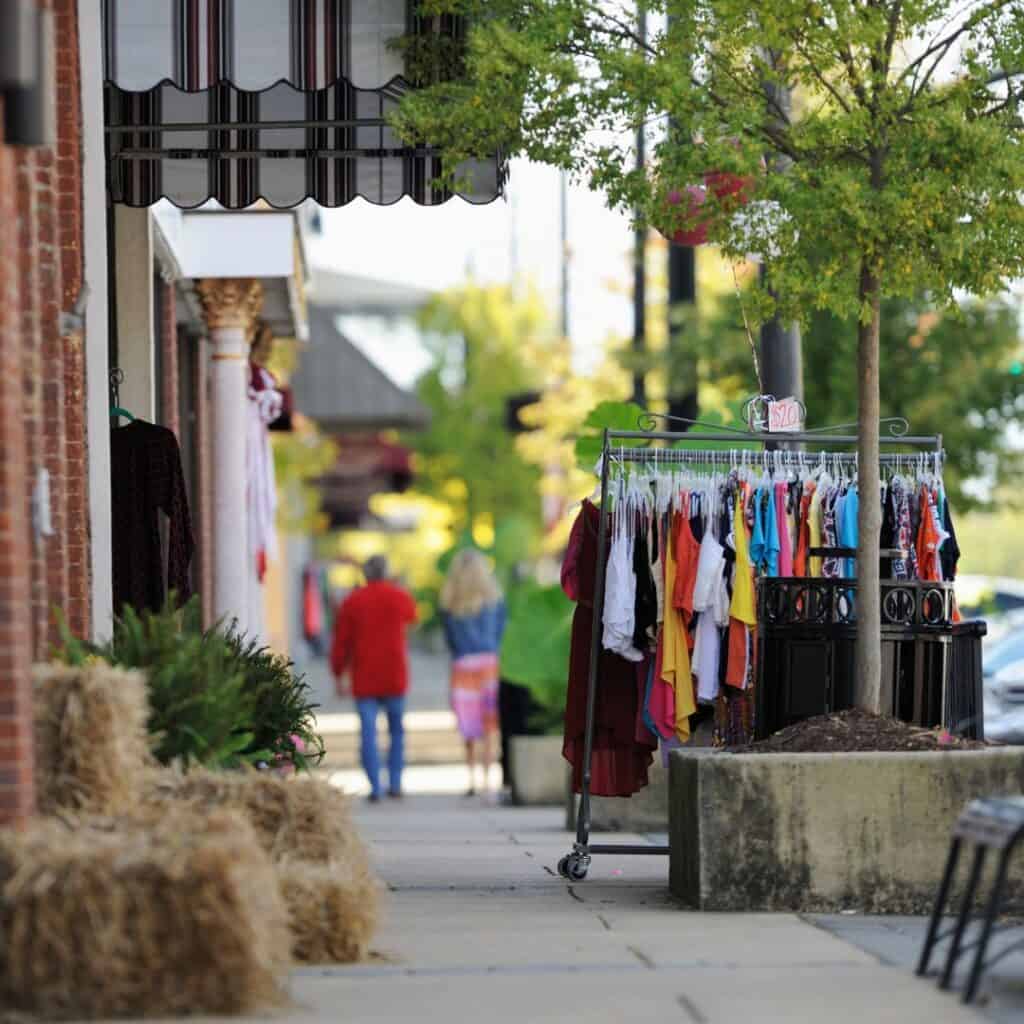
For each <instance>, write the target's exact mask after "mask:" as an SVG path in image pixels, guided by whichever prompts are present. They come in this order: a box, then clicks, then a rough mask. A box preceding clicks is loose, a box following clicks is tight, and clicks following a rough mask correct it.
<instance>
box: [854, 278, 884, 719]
mask: <svg viewBox="0 0 1024 1024" xmlns="http://www.w3.org/2000/svg"><path fill="white" fill-rule="evenodd" d="M881 298H882V292H881V282H880V281H879V279H878V277H877V276H876V275H875V273H874V272H873V271H872V270H871V269H870V268H869V267H868V266H867V264H866V263H865V264H863V265H862V267H861V274H860V299H861V304H862V307H863V306H868V307H869V308H870V310H871V315H870V319H869V320H868V321H867V322H864V321H863V320H862V321H861V323H860V326H859V329H858V338H857V371H858V374H857V376H858V401H857V420H858V431H857V433H858V436H859V440H858V443H857V455H858V460H859V466H858V475H857V485H858V493H859V498H860V502H859V505H858V518H857V527H858V533H859V544H858V548H857V647H856V655H857V657H856V676H855V680H856V681H855V686H854V702H855V704H856V705H857V707H859V708H863V709H865V710H866V711H874V712H876V713H878V712H880V711H881V710H882V708H881V686H882V626H881V618H882V615H881V612H882V609H881V587H880V579H879V541H880V535H881V530H882V502H881V479H880V474H879V466H878V453H879V443H878V420H879V406H880V399H879V392H878V362H879V352H878V348H879V344H878V341H879V333H880V327H881Z"/></svg>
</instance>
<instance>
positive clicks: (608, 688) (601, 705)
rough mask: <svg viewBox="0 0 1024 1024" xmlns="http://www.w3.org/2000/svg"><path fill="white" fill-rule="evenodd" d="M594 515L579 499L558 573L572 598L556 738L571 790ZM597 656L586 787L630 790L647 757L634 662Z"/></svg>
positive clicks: (581, 719) (578, 768)
mask: <svg viewBox="0 0 1024 1024" xmlns="http://www.w3.org/2000/svg"><path fill="white" fill-rule="evenodd" d="M600 518H601V513H600V512H599V511H598V509H597V508H596V507H595V506H594V505H593V504H592V503H591V502H589V501H587V502H584V504H583V508H582V509H581V510H580V513H579V520H581V525H580V527H579V531H580V532H579V536H580V543H579V546H578V549H577V551H576V553H575V556H574V564H573V565H572V566H569V567H566V566H563V574H562V575H563V579H565V578H568V579H569V580H570V581H571V584H572V586H571V589H572V590H573V592H574V593H575V595H576V602H577V604H576V611H575V613H574V614H573V622H572V639H571V645H570V653H569V682H568V690H567V694H566V708H565V728H564V737H563V744H562V755H563V756H564V757H565V759H566V760H567V761H568V762H569V764H570V765H571V766H572V779H573V788H574V791H575V792H577V793H578V792H580V791H581V789H582V784H583V752H584V734H585V731H586V717H587V684H588V679H589V673H590V644H591V636H592V631H593V625H594V591H595V582H596V574H597V553H598V529H599V526H600ZM567 592H568V591H567ZM570 596H571V595H570ZM600 659H601V661H600V667H599V672H598V693H597V702H596V705H595V719H594V733H593V756H592V758H591V787H590V791H591V793H593V794H594V795H595V796H632V794H633V793H635V792H637V790H639V789H641V788H642V787H644V786H646V785H647V781H648V768H649V767H650V765H651V763H652V761H653V756H652V753H651V747H650V746H648V745H646V744H643V743H638V742H637V739H636V736H637V714H638V709H639V701H638V692H637V685H636V665H635V664H634V663H633V662H629V661H626V660H625V659H624V658H621V657H619V656H618V655H617V654H612V653H610V652H608V651H601V653H600Z"/></svg>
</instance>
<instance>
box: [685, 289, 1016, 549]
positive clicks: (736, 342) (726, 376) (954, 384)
mask: <svg viewBox="0 0 1024 1024" xmlns="http://www.w3.org/2000/svg"><path fill="white" fill-rule="evenodd" d="M881 320H882V339H881V342H882V350H883V351H884V352H885V354H886V362H885V373H884V375H883V376H882V380H881V395H880V398H881V414H882V416H883V417H890V416H899V417H903V418H905V419H906V420H907V421H908V422H909V423H910V425H911V428H912V429H913V431H914V433H919V434H942V435H943V439H944V445H945V448H946V451H947V459H946V468H945V474H944V475H945V483H946V488H947V490H948V491H949V494H950V498H951V500H952V501H953V502H954V505H955V507H956V508H957V509H958V510H966V509H970V508H974V507H985V506H986V505H988V504H989V503H990V502H991V501H993V500H994V497H995V495H996V493H997V491H996V490H990V491H989V493H988V494H987V495H978V494H977V492H975V491H970V490H965V489H964V483H965V481H968V480H971V479H972V478H982V479H985V480H986V481H987V482H989V483H991V484H992V485H993V487H994V488H998V487H999V486H1000V485H1004V484H1007V483H1009V482H1010V481H1012V480H1014V479H1017V478H1019V474H1020V472H1021V470H1022V469H1024V453H1022V452H1021V451H1020V450H1019V447H1017V446H1016V445H1015V444H1014V442H1013V431H1012V428H1014V427H1016V428H1018V429H1019V428H1021V427H1024V376H1022V375H1021V365H1020V362H1019V359H1020V355H1021V329H1020V322H1019V317H1018V314H1017V311H1016V309H1015V308H1013V306H1011V305H1010V304H1009V303H1008V302H1005V301H1002V300H991V301H987V302H981V301H969V302H965V303H963V304H962V307H961V308H959V309H957V310H955V311H952V312H951V311H948V310H947V311H944V310H942V309H939V308H936V306H935V304H934V303H932V302H929V301H928V300H927V299H925V298H918V299H915V300H909V299H903V298H890V299H886V300H884V301H883V303H882V318H881ZM684 339H685V345H686V347H687V349H688V351H690V352H692V354H693V356H694V358H695V359H696V360H697V363H698V367H699V380H700V383H701V385H702V387H703V386H705V383H706V384H707V387H708V389H709V390H710V389H711V387H712V386H713V387H714V388H715V390H716V392H717V393H718V395H719V396H720V397H721V398H724V399H726V400H738V399H742V398H743V397H744V396H745V395H747V394H749V392H750V381H751V375H752V370H751V362H750V344H749V342H748V340H747V337H746V333H745V331H744V329H743V322H742V315H741V312H740V309H739V303H738V301H737V300H736V299H735V297H730V298H728V299H727V300H726V301H724V302H723V303H722V304H721V305H720V307H719V308H718V309H717V310H714V311H711V312H709V313H708V314H706V315H705V316H704V317H703V318H702V319H701V320H700V321H699V322H696V323H694V324H693V325H692V326H691V327H689V328H688V330H687V331H686V332H685V336H684ZM803 348H804V357H805V359H806V360H807V363H808V365H810V366H812V367H813V368H814V374H813V379H812V380H811V381H810V383H809V386H808V388H807V393H806V395H805V401H806V404H807V416H808V422H809V423H810V424H812V425H815V426H826V425H828V424H834V423H850V422H852V421H854V420H856V418H857V387H856V381H855V380H854V379H853V378H852V377H851V375H850V366H851V364H852V363H853V361H854V359H855V358H856V351H857V324H856V322H855V321H853V320H846V321H843V320H839V319H837V318H836V317H834V316H832V315H831V314H829V313H827V312H818V313H816V314H814V315H813V316H812V317H811V319H810V323H809V325H808V329H807V330H806V331H805V332H804V336H803ZM1006 498H1007V496H1006V495H1005V494H1003V495H1002V496H1001V497H1000V498H999V501H1000V503H1001V504H1005V502H1006ZM961 546H964V545H961Z"/></svg>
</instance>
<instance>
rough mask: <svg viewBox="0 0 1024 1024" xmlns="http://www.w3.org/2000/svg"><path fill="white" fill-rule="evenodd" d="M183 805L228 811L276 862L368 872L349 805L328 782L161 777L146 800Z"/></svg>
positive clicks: (246, 775) (265, 775) (263, 775)
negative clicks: (238, 815) (241, 818)
mask: <svg viewBox="0 0 1024 1024" xmlns="http://www.w3.org/2000/svg"><path fill="white" fill-rule="evenodd" d="M169 798H170V799H178V800H185V801H188V802H190V803H192V804H193V805H195V806H196V807H199V808H206V809H212V808H229V809H231V810H236V811H239V812H240V813H242V814H243V815H244V816H245V817H246V818H247V819H248V820H249V822H250V823H251V824H252V826H253V828H254V829H255V830H256V834H257V836H259V839H260V843H261V844H262V845H263V848H264V849H265V850H266V851H267V853H268V854H270V856H271V857H272V858H274V859H275V860H279V859H282V858H287V859H290V860H300V861H306V862H308V863H311V864H327V863H329V862H332V863H333V862H337V863H341V864H347V865H351V866H352V867H354V868H355V867H362V868H365V869H367V870H368V867H367V865H368V863H369V860H368V857H367V855H366V849H365V847H364V846H363V843H362V840H361V839H360V838H359V834H358V832H357V831H356V827H355V825H354V824H353V822H352V816H351V813H350V811H349V805H348V799H347V798H346V796H345V794H344V793H343V792H341V790H339V789H337V788H336V787H334V786H331V785H330V784H329V783H327V782H323V781H321V780H319V779H311V778H293V779H284V778H281V777H279V776H277V775H275V774H274V773H272V772H257V771H247V772H205V771H195V772H189V773H188V774H186V775H180V774H175V773H171V772H164V773H161V781H160V782H159V783H158V784H157V785H156V786H154V787H152V789H151V792H150V796H149V799H150V800H155V801H157V802H158V803H159V801H161V800H166V799H169Z"/></svg>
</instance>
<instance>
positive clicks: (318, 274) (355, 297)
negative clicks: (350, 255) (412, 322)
mask: <svg viewBox="0 0 1024 1024" xmlns="http://www.w3.org/2000/svg"><path fill="white" fill-rule="evenodd" d="M310 298H311V299H312V301H313V302H315V303H316V304H317V305H318V306H320V307H321V308H322V309H331V310H334V311H335V312H338V313H365V314H371V315H374V316H403V315H404V316H407V315H409V314H411V313H415V312H416V311H417V310H418V309H420V307H422V306H423V305H425V304H426V302H427V300H428V299H429V298H430V292H428V291H424V290H423V289H421V288H410V287H408V286H407V285H402V284H395V283H394V282H392V281H381V280H379V279H377V278H373V277H360V276H358V275H356V274H342V273H340V272H338V271H337V270H328V269H327V268H325V267H314V268H313V270H312V273H311V275H310Z"/></svg>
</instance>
